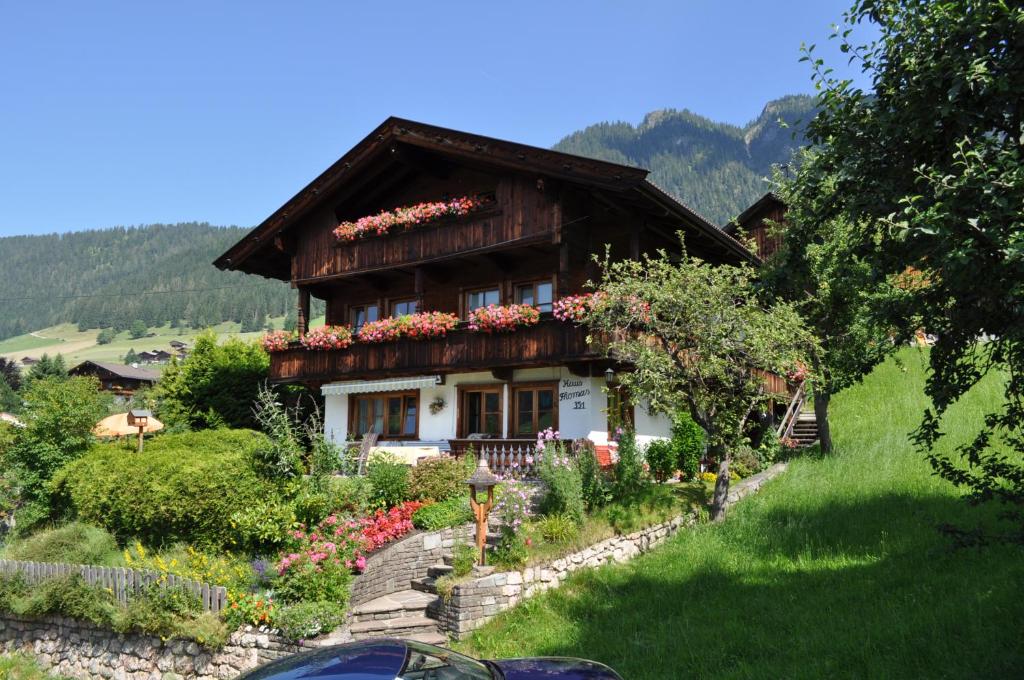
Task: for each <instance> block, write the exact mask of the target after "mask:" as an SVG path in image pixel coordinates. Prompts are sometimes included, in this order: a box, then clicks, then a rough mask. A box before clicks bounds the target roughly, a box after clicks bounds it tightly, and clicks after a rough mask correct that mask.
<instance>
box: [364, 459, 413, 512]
mask: <svg viewBox="0 0 1024 680" xmlns="http://www.w3.org/2000/svg"><path fill="white" fill-rule="evenodd" d="M366 477H367V479H369V480H370V487H371V488H372V492H371V494H370V502H371V503H372V504H373V505H375V506H377V507H383V508H393V507H395V506H396V505H399V504H400V503H402V502H403V501H407V500H409V466H408V465H406V464H404V463H401V462H399V461H398V460H397V459H396V458H395V457H394V456H392V455H390V454H383V453H380V454H375V455H374V456H373V457H372V458H371V459H370V464H369V465H368V466H367V471H366Z"/></svg>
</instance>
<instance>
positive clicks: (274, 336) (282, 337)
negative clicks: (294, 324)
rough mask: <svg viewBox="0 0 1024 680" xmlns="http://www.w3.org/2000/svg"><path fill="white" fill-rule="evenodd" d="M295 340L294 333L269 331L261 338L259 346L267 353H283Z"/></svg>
mask: <svg viewBox="0 0 1024 680" xmlns="http://www.w3.org/2000/svg"><path fill="white" fill-rule="evenodd" d="M296 339H297V337H296V335H295V332H294V331H271V332H269V333H267V334H266V335H264V336H263V339H262V340H260V344H261V345H263V349H265V350H266V351H268V352H283V351H284V350H286V349H288V345H289V344H291V343H292V342H294V341H295V340H296Z"/></svg>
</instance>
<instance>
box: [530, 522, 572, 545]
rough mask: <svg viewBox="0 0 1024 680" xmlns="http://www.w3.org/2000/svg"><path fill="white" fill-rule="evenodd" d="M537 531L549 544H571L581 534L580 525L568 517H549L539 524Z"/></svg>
mask: <svg viewBox="0 0 1024 680" xmlns="http://www.w3.org/2000/svg"><path fill="white" fill-rule="evenodd" d="M537 530H538V531H539V532H540V535H541V536H542V537H543V538H544V540H545V541H547V542H548V543H569V542H570V541H572V540H574V539H575V538H576V537H577V536H579V534H580V528H579V525H578V524H576V522H574V521H573V519H572V518H571V517H569V516H567V515H548V516H546V517H544V518H542V519H541V520H540V521H538V522H537Z"/></svg>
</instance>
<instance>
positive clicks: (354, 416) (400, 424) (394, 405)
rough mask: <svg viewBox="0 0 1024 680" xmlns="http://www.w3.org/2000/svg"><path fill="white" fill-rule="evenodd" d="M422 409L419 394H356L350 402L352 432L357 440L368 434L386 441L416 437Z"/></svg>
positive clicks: (350, 427) (350, 426)
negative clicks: (419, 412) (419, 410)
mask: <svg viewBox="0 0 1024 680" xmlns="http://www.w3.org/2000/svg"><path fill="white" fill-rule="evenodd" d="M418 406H419V397H418V394H417V393H416V392H395V393H380V394H354V395H352V397H351V401H350V402H349V430H350V431H351V432H352V434H354V435H356V436H357V437H361V436H362V435H364V434H366V433H367V432H376V433H377V434H379V435H381V437H384V438H413V437H416V434H417V422H418V418H417V415H418V413H417V411H418Z"/></svg>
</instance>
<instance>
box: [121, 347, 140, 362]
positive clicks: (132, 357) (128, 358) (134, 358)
mask: <svg viewBox="0 0 1024 680" xmlns="http://www.w3.org/2000/svg"><path fill="white" fill-rule="evenodd" d="M124 363H125V366H131V365H132V364H137V363H139V355H138V354H136V353H135V348H134V347H129V348H128V351H127V352H125V355H124Z"/></svg>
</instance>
